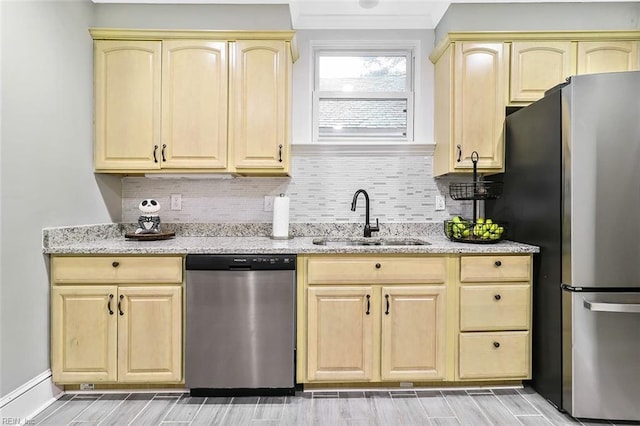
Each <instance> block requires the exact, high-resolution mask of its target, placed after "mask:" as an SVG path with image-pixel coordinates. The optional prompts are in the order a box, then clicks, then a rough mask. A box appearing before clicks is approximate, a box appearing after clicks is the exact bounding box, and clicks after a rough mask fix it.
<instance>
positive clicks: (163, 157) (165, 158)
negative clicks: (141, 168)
mask: <svg viewBox="0 0 640 426" xmlns="http://www.w3.org/2000/svg"><path fill="white" fill-rule="evenodd" d="M166 149H167V144H166V143H163V144H162V161H167V157H165V156H164V151H165V150H166Z"/></svg>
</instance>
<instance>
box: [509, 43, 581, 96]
mask: <svg viewBox="0 0 640 426" xmlns="http://www.w3.org/2000/svg"><path fill="white" fill-rule="evenodd" d="M574 52H575V49H574V48H573V43H572V42H571V41H540V42H537V41H536V42H524V41H523V42H515V41H514V42H513V43H511V71H510V82H511V88H510V92H509V101H510V102H514V103H518V102H526V103H529V102H534V101H537V100H538V99H540V98H542V97H543V96H544V92H545V91H546V90H548V89H550V88H552V87H553V86H555V85H557V84H559V83H562V82H564V81H565V80H566V78H567V77H569V76H571V75H573V74H575V69H576V68H575V53H574Z"/></svg>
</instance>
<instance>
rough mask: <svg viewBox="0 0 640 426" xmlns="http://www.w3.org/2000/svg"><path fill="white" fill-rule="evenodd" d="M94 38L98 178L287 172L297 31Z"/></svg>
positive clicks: (99, 32) (114, 33)
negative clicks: (103, 175) (103, 174)
mask: <svg viewBox="0 0 640 426" xmlns="http://www.w3.org/2000/svg"><path fill="white" fill-rule="evenodd" d="M91 34H92V36H93V38H94V39H95V42H94V51H95V104H96V105H95V152H94V154H95V155H94V161H95V163H94V165H95V170H96V171H97V172H106V173H162V172H174V173H175V172H206V173H212V172H213V173H215V172H224V173H234V174H240V175H278V176H282V175H287V174H288V173H289V158H288V157H289V152H290V148H289V145H290V128H289V127H290V117H289V116H290V96H291V90H290V86H291V64H292V58H293V57H294V54H293V52H292V46H291V41H292V38H293V31H266V32H242V31H234V32H227V31H153V30H109V29H92V30H91Z"/></svg>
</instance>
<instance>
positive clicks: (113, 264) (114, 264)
mask: <svg viewBox="0 0 640 426" xmlns="http://www.w3.org/2000/svg"><path fill="white" fill-rule="evenodd" d="M111 266H113V267H114V268H117V267H118V266H120V262H118V261H117V260H116V261H114V262H113V263H112V264H111Z"/></svg>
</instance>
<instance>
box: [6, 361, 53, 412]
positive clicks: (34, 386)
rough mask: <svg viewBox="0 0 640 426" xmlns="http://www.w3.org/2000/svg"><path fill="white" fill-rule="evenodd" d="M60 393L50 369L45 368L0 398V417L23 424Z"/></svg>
mask: <svg viewBox="0 0 640 426" xmlns="http://www.w3.org/2000/svg"><path fill="white" fill-rule="evenodd" d="M62 393H63V390H62V389H60V388H59V387H57V386H56V385H54V384H53V382H52V381H51V370H47V371H45V372H44V373H42V374H39V375H38V376H36V377H34V378H33V379H31V380H29V381H28V382H27V383H25V384H24V385H22V386H20V387H19V388H17V389H15V390H14V391H13V392H10V393H9V394H8V395H6V396H5V397H3V398H2V399H0V419H3V420H5V419H9V420H12V421H13V422H14V423H12V424H24V423H25V422H26V421H27V420H29V419H32V418H33V417H34V416H35V415H36V414H38V413H39V412H40V411H42V410H44V409H45V408H46V407H47V406H49V405H50V404H51V403H52V402H53V401H55V400H56V399H58V398H59V397H60V395H61V394H62Z"/></svg>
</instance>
